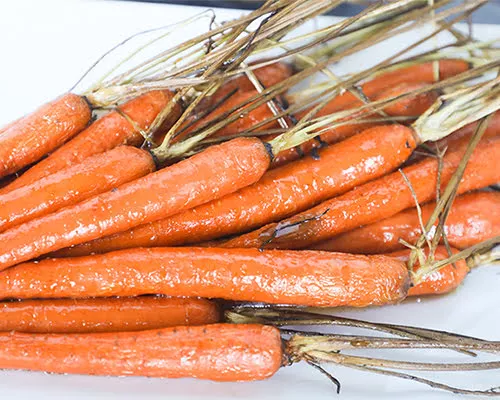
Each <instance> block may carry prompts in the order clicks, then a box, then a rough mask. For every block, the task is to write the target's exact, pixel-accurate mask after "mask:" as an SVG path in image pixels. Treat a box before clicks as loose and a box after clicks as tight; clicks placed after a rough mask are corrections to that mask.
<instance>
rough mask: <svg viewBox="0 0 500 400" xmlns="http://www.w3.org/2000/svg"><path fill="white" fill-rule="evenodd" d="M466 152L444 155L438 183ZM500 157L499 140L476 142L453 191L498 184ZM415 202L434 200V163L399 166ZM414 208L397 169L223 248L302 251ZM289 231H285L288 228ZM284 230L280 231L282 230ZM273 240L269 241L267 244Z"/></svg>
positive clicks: (410, 195) (430, 159)
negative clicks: (415, 198)
mask: <svg viewBox="0 0 500 400" xmlns="http://www.w3.org/2000/svg"><path fill="white" fill-rule="evenodd" d="M464 151H465V148H464V147H462V148H461V149H457V150H455V151H451V152H447V153H446V155H445V156H444V158H443V168H442V171H441V182H442V185H445V184H446V183H447V182H448V180H449V179H450V177H451V176H452V174H453V172H454V171H455V170H456V168H457V167H458V165H459V163H460V161H461V159H462V156H463V154H464ZM499 157H500V139H499V138H494V139H490V140H487V141H483V142H482V143H480V144H479V145H478V146H477V147H476V149H475V151H474V152H473V155H472V157H471V158H470V160H469V163H468V165H467V168H466V170H465V174H464V177H463V179H462V182H461V184H460V185H459V188H458V193H464V192H467V191H470V190H475V189H480V188H483V187H486V186H489V185H492V184H494V183H495V182H497V181H499V180H500V169H498V168H491V166H492V165H495V163H496V162H497V160H498V158H499ZM403 172H404V173H405V175H406V176H407V178H408V179H409V181H410V182H411V184H412V186H413V189H414V191H415V193H416V196H417V198H418V200H419V202H422V203H425V202H427V201H430V200H432V199H434V197H435V194H436V182H437V173H438V161H437V160H436V159H434V158H429V159H425V160H423V161H420V162H418V163H416V164H413V165H410V166H408V167H405V168H403ZM414 205H415V200H414V199H413V196H412V193H411V191H410V189H409V188H408V185H407V184H406V182H405V180H404V179H403V176H402V174H401V173H400V172H399V171H396V172H394V173H392V174H390V175H386V176H384V177H382V178H379V179H377V180H375V181H372V182H369V183H366V184H364V185H362V186H359V187H357V188H355V189H353V190H351V191H350V192H347V193H346V194H344V195H342V196H339V197H335V198H333V199H331V200H328V201H325V202H323V203H321V204H320V205H318V206H316V207H313V208H311V209H309V210H307V211H304V212H302V213H299V214H297V215H296V216H294V217H291V218H288V219H285V220H283V221H281V222H279V223H274V224H269V225H267V226H264V227H262V228H260V229H258V230H255V231H253V232H250V233H247V234H244V235H241V236H239V237H236V238H234V239H231V240H229V241H227V242H225V243H224V244H222V245H221V246H223V247H237V248H242V247H261V246H263V245H264V244H266V247H269V248H289V249H294V248H295V249H296V248H307V247H310V246H311V245H313V244H314V243H319V242H322V241H324V240H327V239H329V238H332V237H334V236H336V235H339V234H340V233H344V232H347V231H350V230H353V229H356V228H359V227H360V226H363V225H367V224H371V223H374V222H376V221H380V220H382V219H384V218H388V217H391V216H393V215H395V214H397V213H398V212H400V211H402V210H405V209H407V208H410V207H412V206H414ZM287 227H290V228H287ZM283 228H285V230H283ZM272 237H274V239H272V241H271V242H270V243H269V240H270V239H271V238H272Z"/></svg>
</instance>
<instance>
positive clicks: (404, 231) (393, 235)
mask: <svg viewBox="0 0 500 400" xmlns="http://www.w3.org/2000/svg"><path fill="white" fill-rule="evenodd" d="M435 206H436V204H435V203H429V204H426V205H424V206H423V207H422V219H423V221H427V220H428V219H429V216H430V215H431V213H432V211H433V210H434V208H435ZM444 230H445V234H446V238H447V240H448V242H449V244H450V245H451V246H452V247H455V248H458V249H465V248H466V247H469V246H472V245H474V244H477V243H480V242H482V241H484V240H486V239H488V238H491V237H494V236H497V235H500V193H496V192H477V193H470V194H464V195H462V196H460V197H458V198H457V199H456V200H455V201H454V203H453V206H452V208H451V212H450V215H449V216H448V219H447V220H446V224H445V227H444ZM421 233H422V231H421V226H420V223H419V218H418V215H417V212H416V210H415V209H414V208H412V209H408V210H406V211H403V212H401V213H399V214H397V215H394V216H393V217H390V218H386V219H384V220H381V221H378V222H375V223H373V224H370V225H367V226H363V227H361V228H358V229H355V230H353V231H351V232H346V233H343V234H341V235H338V236H335V237H333V238H331V239H329V240H327V241H325V242H321V243H317V244H315V245H313V246H312V247H311V249H315V250H327V251H339V252H345V253H360V254H379V253H387V252H392V251H396V250H398V249H403V248H404V245H403V244H402V243H401V242H400V239H402V240H404V241H405V242H407V243H414V242H415V241H416V239H418V237H419V236H420V235H421ZM432 234H433V231H432V230H431V231H429V232H428V236H429V238H432Z"/></svg>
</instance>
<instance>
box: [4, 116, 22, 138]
mask: <svg viewBox="0 0 500 400" xmlns="http://www.w3.org/2000/svg"><path fill="white" fill-rule="evenodd" d="M23 118H24V117H20V118H18V119H16V120H14V121H12V122H9V123H8V124H7V125H4V126H2V127H1V128H0V135H1V134H3V133H4V132H5V131H6V130H7V129H10V128H12V127H13V126H15V125H16V124H18V123H19V122H21V120H22V119H23Z"/></svg>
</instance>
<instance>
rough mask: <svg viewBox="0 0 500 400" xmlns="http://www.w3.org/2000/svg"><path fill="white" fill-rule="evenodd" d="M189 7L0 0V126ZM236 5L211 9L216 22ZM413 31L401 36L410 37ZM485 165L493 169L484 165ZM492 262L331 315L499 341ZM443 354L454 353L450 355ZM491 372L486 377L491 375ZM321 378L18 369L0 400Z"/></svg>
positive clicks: (177, 392)
mask: <svg viewBox="0 0 500 400" xmlns="http://www.w3.org/2000/svg"><path fill="white" fill-rule="evenodd" d="M197 12H199V9H192V8H182V7H177V6H165V5H154V4H139V3H129V2H127V3H121V2H103V1H85V2H84V1H54V0H50V1H47V0H46V1H43V2H42V1H35V0H34V1H19V0H16V1H8V2H7V1H3V2H1V5H0V37H1V38H2V40H1V41H0V54H1V55H2V57H1V58H2V62H1V63H0V77H1V78H0V82H1V85H0V88H1V91H2V92H1V99H2V101H1V105H2V106H1V107H0V126H1V125H2V124H4V123H7V122H8V121H10V120H12V119H14V118H16V117H18V116H20V115H22V114H24V113H26V112H29V111H30V110H31V109H34V108H36V107H37V106H38V105H40V104H41V103H43V102H44V101H47V100H49V99H51V98H53V97H55V96H57V95H58V94H60V93H62V92H64V91H66V90H68V88H70V87H71V86H72V85H73V84H74V82H75V81H76V80H77V79H78V77H79V76H80V75H81V74H82V73H83V72H84V71H85V69H86V68H87V67H88V66H89V65H90V64H91V63H92V62H93V61H94V60H95V59H96V58H97V57H98V56H99V55H100V54H101V53H103V52H104V51H105V50H107V49H108V48H109V47H111V46H112V45H114V44H115V43H116V42H118V41H119V40H122V39H123V38H125V37H127V36H128V35H130V34H132V33H135V32H137V31H141V30H144V29H147V28H152V27H157V26H161V25H165V24H170V23H173V22H177V21H179V20H182V19H185V18H186V17H189V16H191V15H193V14H195V13H197ZM239 14H240V13H239V12H235V11H233V12H229V11H218V16H219V17H221V18H222V19H224V18H227V17H230V16H237V15H239ZM476 33H477V34H478V36H481V37H495V36H497V37H498V34H499V33H500V28H499V27H496V28H494V27H489V28H487V27H478V28H477V29H476ZM414 36H415V35H414V34H412V35H411V37H412V38H414ZM404 43H406V40H401V39H395V40H393V41H392V42H391V44H390V45H385V46H383V47H380V48H377V50H376V51H374V52H372V54H370V55H369V56H368V57H367V56H366V55H364V56H363V57H359V56H357V57H351V58H349V59H348V60H345V61H344V62H343V63H341V64H340V65H338V66H336V68H337V69H338V70H348V71H350V70H353V69H354V68H360V67H363V66H365V65H366V64H367V60H370V62H373V60H374V59H375V58H376V57H375V56H382V55H383V54H386V55H388V52H390V51H395V49H396V48H398V47H401V46H402V45H403V44H404ZM492 167H494V166H492ZM499 287H500V269H499V268H497V267H487V268H483V269H479V270H476V271H473V272H472V273H471V274H470V275H469V277H468V278H467V281H466V284H465V285H464V286H463V287H461V288H460V289H459V290H457V291H456V292H455V293H453V294H451V295H448V296H445V297H440V298H434V299H425V300H422V301H418V300H416V299H411V300H408V301H407V302H405V303H404V304H401V305H397V306H389V307H383V308H377V309H367V310H358V311H356V310H354V311H342V310H336V314H341V315H348V316H353V317H356V318H365V319H368V320H372V321H382V322H395V323H404V324H411V325H417V326H422V327H428V328H436V329H446V330H451V331H457V332H460V333H463V334H468V335H473V336H479V337H483V338H486V339H497V340H498V339H500V318H499V317H500V312H499V306H498V305H499V304H500V291H499V290H498V288H499ZM448 357H449V358H448V359H449V360H450V361H452V360H455V361H456V360H463V357H462V356H460V355H454V354H451V355H448ZM330 371H331V372H333V373H334V375H335V376H336V377H337V378H339V379H340V380H341V382H342V384H343V390H342V394H341V397H340V398H341V399H342V400H354V399H367V398H370V399H401V398H403V397H405V398H408V399H429V400H432V399H435V400H438V399H452V398H455V397H456V396H454V395H452V394H447V393H443V392H440V391H437V390H432V389H430V388H428V387H426V386H423V385H420V384H416V383H411V382H404V381H401V380H398V379H395V378H386V377H381V376H374V375H370V374H367V373H361V372H357V371H352V370H347V369H344V368H340V367H336V366H332V367H331V368H330ZM439 378H440V379H442V380H445V381H446V382H448V383H453V384H455V385H463V386H475V387H482V388H486V387H490V386H492V385H499V384H500V374H499V372H498V370H497V371H489V372H475V373H474V372H469V373H460V374H455V373H450V374H440V375H439ZM495 378H496V380H495ZM332 396H333V398H335V394H334V391H333V388H332V386H331V384H330V383H329V382H328V381H327V380H326V379H325V378H324V377H323V376H321V375H320V374H319V373H317V372H316V371H314V370H312V369H311V368H309V367H307V366H304V365H296V366H293V367H289V368H286V369H283V370H281V371H280V372H279V373H278V374H277V375H276V376H274V377H273V378H272V379H269V380H268V381H265V382H255V383H232V384H231V383H224V384H221V383H213V382H202V381H195V380H187V379H184V380H159V379H142V378H126V379H125V378H96V377H85V376H56V375H46V374H42V373H28V372H7V371H5V372H0V398H1V399H11V398H16V399H21V400H26V399H35V398H36V399H39V400H42V399H51V400H54V399H67V398H72V399H93V400H97V399H107V400H110V399H120V400H132V399H134V400H135V399H137V400H138V399H165V398H169V399H203V400H207V399H229V398H238V399H256V398H259V399H275V398H287V399H289V400H293V399H303V398H306V397H307V398H311V399H331V398H332Z"/></svg>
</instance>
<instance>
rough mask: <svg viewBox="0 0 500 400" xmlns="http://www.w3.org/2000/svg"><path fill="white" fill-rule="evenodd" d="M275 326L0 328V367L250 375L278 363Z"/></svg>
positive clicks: (268, 371)
mask: <svg viewBox="0 0 500 400" xmlns="http://www.w3.org/2000/svg"><path fill="white" fill-rule="evenodd" d="M282 354H283V351H282V342H281V335H280V331H279V330H278V329H277V328H274V327H271V326H266V325H243V324H242V325H238V324H213V325H201V326H178V327H173V328H164V329H155V330H147V331H141V332H118V333H115V332H109V333H83V334H78V333H77V334H30V333H19V332H11V333H0V368H2V369H5V368H8V369H27V370H33V371H45V372H55V373H65V374H68V373H72V374H87V375H116V376H124V375H129V376H131V375H137V376H148V377H161V378H182V377H192V378H198V379H210V380H214V381H253V380H259V379H265V378H268V377H270V376H271V375H273V374H274V373H275V372H276V371H277V370H278V369H279V368H280V367H281V364H282Z"/></svg>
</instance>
